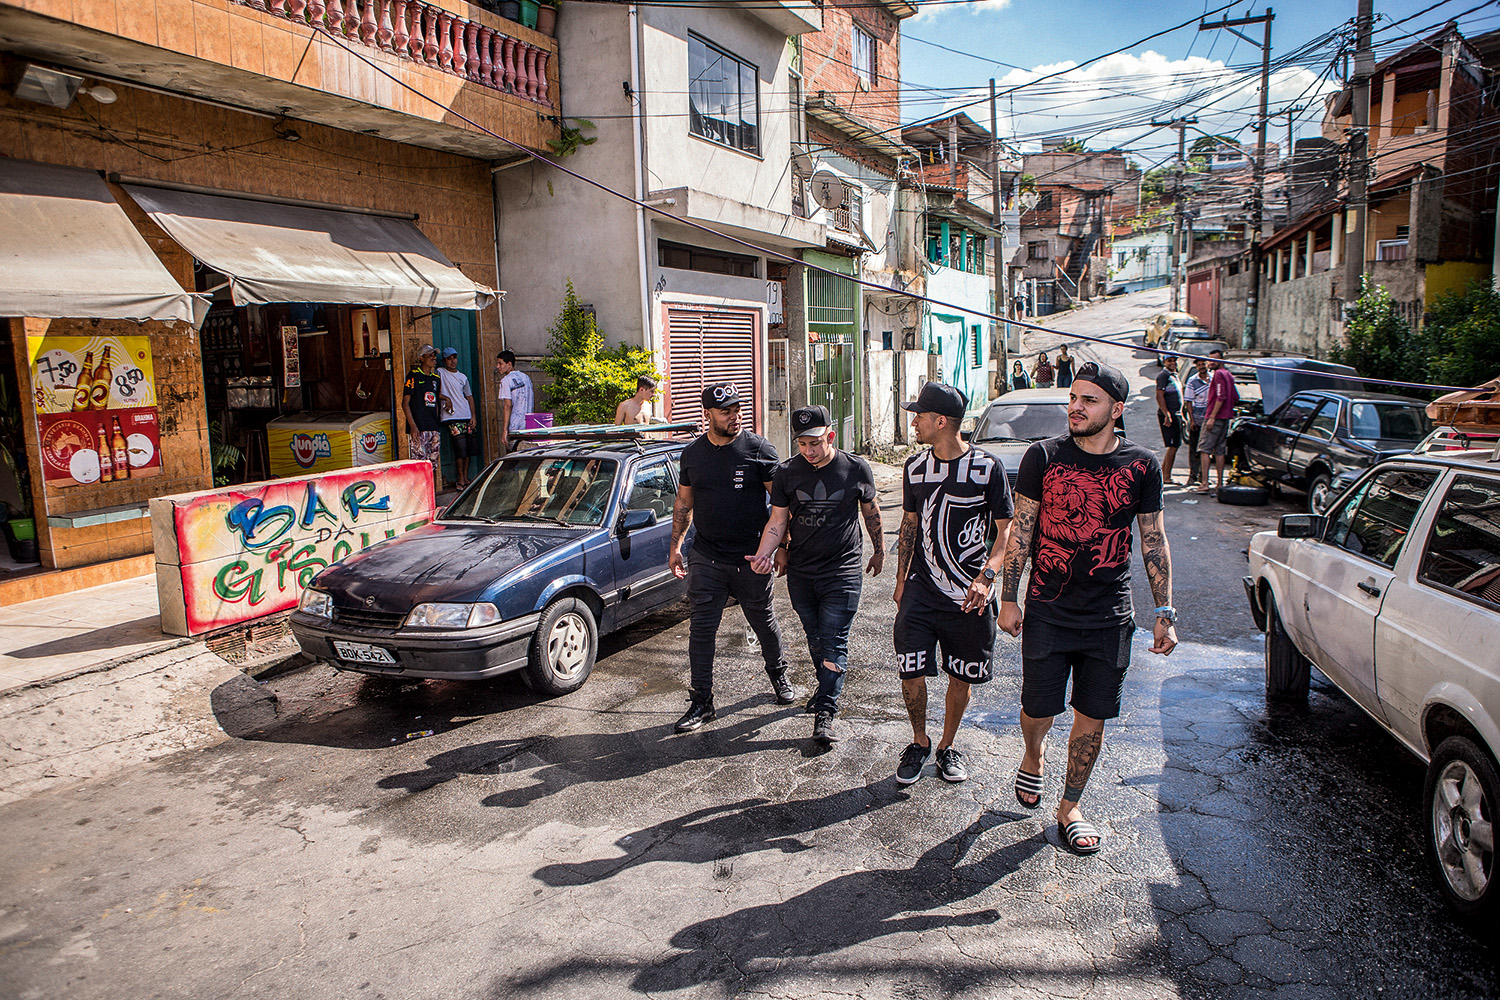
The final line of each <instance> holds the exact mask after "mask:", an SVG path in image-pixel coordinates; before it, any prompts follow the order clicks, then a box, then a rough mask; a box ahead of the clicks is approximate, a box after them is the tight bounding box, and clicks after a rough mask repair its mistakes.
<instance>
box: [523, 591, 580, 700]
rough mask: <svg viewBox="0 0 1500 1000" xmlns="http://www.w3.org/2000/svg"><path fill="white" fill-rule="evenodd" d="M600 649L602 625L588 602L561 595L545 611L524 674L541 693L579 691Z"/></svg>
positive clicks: (535, 689)
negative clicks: (600, 625) (597, 621)
mask: <svg viewBox="0 0 1500 1000" xmlns="http://www.w3.org/2000/svg"><path fill="white" fill-rule="evenodd" d="M598 650H599V628H598V626H597V625H595V624H594V615H593V613H592V612H591V611H589V607H588V605H587V604H584V603H583V602H582V601H580V600H577V599H576V598H572V597H561V598H558V599H557V600H555V601H553V602H552V603H551V604H549V605H547V608H546V610H545V611H543V612H542V621H541V624H539V625H538V626H537V627H536V632H535V633H533V634H532V636H531V651H530V655H529V656H528V657H527V661H526V668H525V669H524V670H523V671H522V672H521V676H522V677H523V678H524V679H525V681H526V684H527V686H529V687H530V688H531V689H532V690H533V691H536V692H538V693H540V694H547V695H560V694H568V693H569V692H571V691H577V690H578V689H579V688H581V687H583V682H584V681H586V680H588V679H589V674H590V673H592V672H593V669H594V656H595V654H596V653H597V652H598Z"/></svg>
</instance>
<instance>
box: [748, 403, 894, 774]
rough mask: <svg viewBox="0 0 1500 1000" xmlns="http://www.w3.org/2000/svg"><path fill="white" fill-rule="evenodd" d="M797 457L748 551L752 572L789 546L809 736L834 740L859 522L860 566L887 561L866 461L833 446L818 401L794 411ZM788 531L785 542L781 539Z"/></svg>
mask: <svg viewBox="0 0 1500 1000" xmlns="http://www.w3.org/2000/svg"><path fill="white" fill-rule="evenodd" d="M792 435H793V436H794V437H795V438H796V441H797V450H798V454H796V455H793V456H792V457H791V458H790V459H788V460H787V461H786V462H785V463H783V464H782V465H781V466H780V467H779V468H777V470H776V477H775V478H774V479H773V480H772V481H771V520H770V522H769V523H768V524H767V525H766V529H765V531H764V532H763V533H762V534H761V536H760V548H758V549H756V551H755V554H754V555H750V556H746V557H745V558H746V559H748V560H749V561H750V565H751V566H752V567H753V568H754V569H755V571H756V572H757V573H767V574H769V573H770V572H771V570H772V569H773V568H774V567H775V556H776V553H777V552H778V551H779V550H780V547H781V546H783V545H787V546H788V548H787V559H786V589H787V596H788V597H789V598H791V602H792V610H793V611H796V612H797V617H798V618H800V619H801V620H802V628H803V630H804V631H805V632H806V633H807V648H808V652H809V653H811V655H812V663H813V671H814V673H815V675H816V676H817V678H818V690H817V693H816V694H814V695H813V697H812V701H810V702H808V711H810V712H812V713H813V716H814V718H813V739H814V740H817V741H818V742H819V743H824V744H832V743H836V742H838V741H839V739H841V738H842V731H841V730H840V729H839V728H837V726H836V725H835V722H834V720H835V718H837V716H838V710H839V692H840V691H841V690H842V689H843V687H844V675H845V673H846V671H847V669H848V664H849V626H850V625H852V624H853V623H854V612H855V611H856V610H857V609H858V607H859V592H860V586H861V583H862V578H861V576H860V562H861V560H860V556H861V555H862V554H863V547H862V545H861V543H860V539H859V522H860V518H861V517H863V518H864V522H865V530H866V531H867V532H868V533H869V536H870V542H871V543H872V544H873V545H874V546H875V552H874V554H873V555H872V556H871V557H870V564H869V566H867V567H866V569H867V570H868V571H869V572H870V573H871V574H873V575H876V576H878V575H880V570H881V567H883V566H884V565H885V549H884V546H883V541H884V534H883V532H882V530H881V526H880V508H879V507H878V506H877V505H876V503H875V475H874V473H872V472H871V471H870V463H869V462H866V461H865V460H864V459H863V458H860V457H859V456H858V455H851V454H849V453H848V452H846V451H840V450H839V449H838V448H837V447H835V446H834V443H833V442H834V436H835V435H834V429H833V420H832V418H831V417H830V416H829V413H828V409H827V408H826V407H823V406H804V407H802V408H801V409H798V410H794V411H793V412H792ZM788 528H790V537H791V541H790V544H788V542H787V537H788Z"/></svg>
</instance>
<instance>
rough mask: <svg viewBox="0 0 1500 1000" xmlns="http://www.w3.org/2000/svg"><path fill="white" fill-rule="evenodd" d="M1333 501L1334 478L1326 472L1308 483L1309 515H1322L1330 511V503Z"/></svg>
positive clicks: (1318, 474)
mask: <svg viewBox="0 0 1500 1000" xmlns="http://www.w3.org/2000/svg"><path fill="white" fill-rule="evenodd" d="M1332 499H1333V477H1332V476H1330V475H1329V474H1328V473H1326V472H1319V473H1317V474H1316V475H1314V476H1313V477H1312V478H1311V479H1309V480H1308V481H1307V512H1308V513H1309V514H1321V513H1323V512H1324V511H1326V510H1327V509H1328V501H1329V500H1332Z"/></svg>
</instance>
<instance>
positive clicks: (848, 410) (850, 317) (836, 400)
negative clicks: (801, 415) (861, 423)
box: [807, 254, 860, 448]
mask: <svg viewBox="0 0 1500 1000" xmlns="http://www.w3.org/2000/svg"><path fill="white" fill-rule="evenodd" d="M808 259H809V261H810V262H811V263H816V264H818V265H820V266H822V267H835V266H836V267H838V268H840V269H844V268H852V266H853V265H852V264H851V263H850V262H849V261H848V260H846V259H844V258H839V257H830V256H827V255H823V254H819V255H817V259H816V260H813V259H812V257H811V256H809V258H808ZM858 338H859V286H858V285H856V284H855V283H854V282H852V281H849V280H848V279H846V278H841V277H839V276H837V275H833V274H825V273H823V272H822V271H814V270H811V269H809V270H808V271H807V340H808V345H807V355H808V369H809V370H808V380H807V401H808V402H809V403H812V404H821V405H823V406H826V407H828V412H829V414H831V415H832V417H833V425H834V428H835V429H836V430H837V431H838V437H837V438H836V441H837V443H838V446H839V447H840V448H853V447H854V446H855V445H856V444H857V443H858V442H857V441H856V440H855V438H856V428H855V414H856V413H858V412H859V384H860V379H859V352H858V343H859V339H858Z"/></svg>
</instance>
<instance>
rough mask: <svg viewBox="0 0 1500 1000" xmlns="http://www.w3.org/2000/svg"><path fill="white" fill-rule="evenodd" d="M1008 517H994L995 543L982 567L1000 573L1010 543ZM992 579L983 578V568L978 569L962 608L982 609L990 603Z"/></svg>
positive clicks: (1003, 566) (965, 595)
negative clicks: (978, 571)
mask: <svg viewBox="0 0 1500 1000" xmlns="http://www.w3.org/2000/svg"><path fill="white" fill-rule="evenodd" d="M1010 526H1011V519H1010V518H1003V519H1002V518H996V519H995V544H994V545H991V546H990V555H989V558H988V559H986V560H985V561H984V569H992V570H994V571H995V572H996V573H1000V572H1002V571H1003V570H1004V568H1005V550H1006V548H1007V546H1008V545H1009V543H1010ZM994 589H995V583H994V581H993V580H986V579H985V578H984V570H980V573H979V575H978V576H976V577H975V578H974V579H973V581H972V582H970V584H969V592H968V593H966V594H964V605H963V610H965V611H980V612H982V611H984V608H985V605H987V604H989V603H990V595H991V594H992V593H993V592H994Z"/></svg>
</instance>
